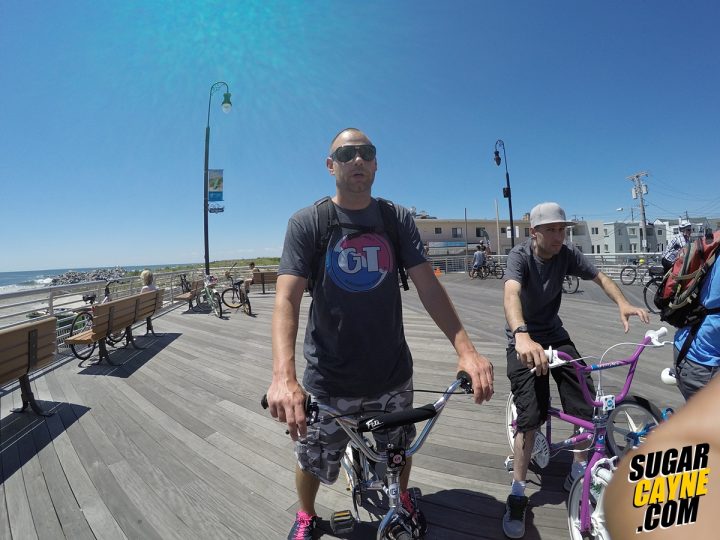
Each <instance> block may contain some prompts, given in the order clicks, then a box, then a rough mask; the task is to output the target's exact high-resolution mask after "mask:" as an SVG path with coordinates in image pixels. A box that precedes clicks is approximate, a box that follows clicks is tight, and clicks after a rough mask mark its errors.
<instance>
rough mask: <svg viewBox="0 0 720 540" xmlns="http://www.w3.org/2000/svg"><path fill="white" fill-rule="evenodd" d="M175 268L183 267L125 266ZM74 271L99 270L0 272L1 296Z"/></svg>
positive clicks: (131, 269) (129, 267)
mask: <svg viewBox="0 0 720 540" xmlns="http://www.w3.org/2000/svg"><path fill="white" fill-rule="evenodd" d="M173 266H182V265H180V264H151V265H148V266H123V267H122V268H124V269H125V270H127V271H128V272H132V271H135V270H143V269H144V268H149V269H150V270H153V269H156V268H167V267H173ZM70 270H74V271H76V272H90V271H92V270H97V267H95V268H55V269H49V270H26V271H23V272H0V294H2V293H9V292H15V291H22V290H27V289H37V288H40V287H45V286H46V285H50V284H52V279H53V278H54V277H57V276H59V275H61V274H64V273H65V272H68V271H70Z"/></svg>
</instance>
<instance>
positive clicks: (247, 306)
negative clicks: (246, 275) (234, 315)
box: [241, 291, 252, 315]
mask: <svg viewBox="0 0 720 540" xmlns="http://www.w3.org/2000/svg"><path fill="white" fill-rule="evenodd" d="M241 294H242V299H241V301H242V309H243V311H244V312H245V315H252V306H250V298H248V294H247V293H246V292H245V291H242V293H241Z"/></svg>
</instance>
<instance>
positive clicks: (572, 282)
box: [562, 276, 580, 294]
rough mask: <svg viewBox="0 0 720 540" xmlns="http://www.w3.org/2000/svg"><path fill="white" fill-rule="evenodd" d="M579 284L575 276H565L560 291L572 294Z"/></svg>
mask: <svg viewBox="0 0 720 540" xmlns="http://www.w3.org/2000/svg"><path fill="white" fill-rule="evenodd" d="M579 286H580V278H579V277H577V276H565V277H564V278H563V282H562V291H563V292H564V293H567V294H574V293H576V292H577V290H578V287H579Z"/></svg>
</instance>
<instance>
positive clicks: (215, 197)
mask: <svg viewBox="0 0 720 540" xmlns="http://www.w3.org/2000/svg"><path fill="white" fill-rule="evenodd" d="M222 200H223V169H208V201H209V202H220V201H222Z"/></svg>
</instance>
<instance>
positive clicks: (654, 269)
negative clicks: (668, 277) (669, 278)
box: [648, 266, 665, 277]
mask: <svg viewBox="0 0 720 540" xmlns="http://www.w3.org/2000/svg"><path fill="white" fill-rule="evenodd" d="M648 271H649V272H650V275H651V276H656V277H662V276H664V275H665V269H664V268H663V267H662V266H651V267H650V269H649V270H648Z"/></svg>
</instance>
